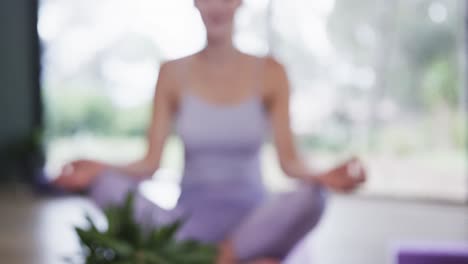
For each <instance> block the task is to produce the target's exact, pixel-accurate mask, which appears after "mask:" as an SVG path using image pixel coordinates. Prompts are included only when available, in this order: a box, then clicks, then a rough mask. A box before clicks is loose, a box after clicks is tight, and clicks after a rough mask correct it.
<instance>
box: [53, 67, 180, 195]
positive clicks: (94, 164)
mask: <svg viewBox="0 0 468 264" xmlns="http://www.w3.org/2000/svg"><path fill="white" fill-rule="evenodd" d="M174 67H175V65H174V62H169V63H166V64H163V65H162V66H161V69H160V73H159V78H158V82H157V85H156V92H155V96H154V99H153V110H152V118H151V122H150V126H149V129H148V135H147V141H148V149H147V153H146V155H145V156H144V157H143V158H142V159H140V160H137V161H135V162H132V163H130V164H127V165H113V164H108V163H104V162H99V161H92V160H78V161H74V162H72V163H70V164H68V165H66V166H65V167H64V169H63V170H62V173H61V175H60V176H59V177H58V178H57V179H56V180H55V182H54V184H56V185H58V186H61V187H63V188H65V189H68V190H81V189H85V188H87V187H88V186H89V184H91V182H92V181H93V180H94V179H95V178H96V176H97V175H99V174H100V173H102V172H103V171H105V170H115V171H117V172H120V173H122V174H124V175H129V176H130V177H135V178H137V179H144V178H147V177H150V176H152V175H153V174H154V172H155V171H156V170H157V169H158V168H159V165H160V160H161V155H162V151H163V147H164V145H165V142H166V139H167V137H168V135H169V133H170V130H171V124H172V117H173V113H174V111H175V105H176V100H175V99H176V98H175V94H176V93H175V91H176V90H177V87H176V85H177V76H176V72H177V71H176V70H175V69H174Z"/></svg>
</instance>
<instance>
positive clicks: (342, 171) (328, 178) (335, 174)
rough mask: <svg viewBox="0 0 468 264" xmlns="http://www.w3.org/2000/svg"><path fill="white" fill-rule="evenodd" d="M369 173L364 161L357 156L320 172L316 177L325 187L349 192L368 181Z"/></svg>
mask: <svg viewBox="0 0 468 264" xmlns="http://www.w3.org/2000/svg"><path fill="white" fill-rule="evenodd" d="M366 178H367V174H366V171H365V169H364V166H363V165H362V162H361V161H360V160H359V159H357V158H352V159H351V160H349V161H347V162H345V163H343V164H341V165H339V166H337V167H335V168H333V169H331V170H330V171H328V172H326V173H323V174H320V175H319V176H317V177H315V179H316V180H317V181H318V182H319V183H320V184H322V185H324V186H325V187H327V188H329V189H331V190H333V191H336V192H341V193H349V192H352V191H354V190H355V189H356V188H358V187H359V186H360V185H361V184H363V183H364V182H365V181H366Z"/></svg>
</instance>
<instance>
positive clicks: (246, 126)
mask: <svg viewBox="0 0 468 264" xmlns="http://www.w3.org/2000/svg"><path fill="white" fill-rule="evenodd" d="M185 86H186V85H185ZM259 86H260V83H259V84H258V85H257V87H253V88H252V95H251V96H250V97H248V98H247V99H244V101H242V102H241V103H238V104H235V105H218V104H214V103H211V102H208V101H206V100H205V99H203V98H202V97H200V96H198V95H196V94H195V93H193V92H191V91H190V90H189V89H188V88H187V89H183V92H182V95H181V99H180V103H179V109H178V112H177V115H176V119H175V129H176V132H177V134H178V135H179V136H180V138H181V139H182V142H183V145H184V148H185V154H184V161H185V165H184V170H183V177H182V183H181V191H182V192H181V197H180V198H179V203H180V204H182V205H184V204H185V205H190V204H194V203H198V202H199V203H206V202H210V201H228V202H229V201H230V202H234V203H237V204H239V203H240V204H242V203H246V204H252V205H253V204H255V203H256V202H259V201H260V200H261V199H262V198H263V197H264V194H265V190H264V187H263V183H262V175H261V169H260V148H261V146H262V144H263V142H264V138H265V135H266V133H267V131H268V130H269V129H268V128H269V122H268V117H267V112H266V110H265V108H264V105H263V102H262V98H261V95H260V93H259ZM185 88H186V87H185Z"/></svg>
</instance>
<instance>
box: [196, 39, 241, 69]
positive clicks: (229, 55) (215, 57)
mask: <svg viewBox="0 0 468 264" xmlns="http://www.w3.org/2000/svg"><path fill="white" fill-rule="evenodd" d="M201 54H202V56H203V57H204V58H205V59H206V60H208V61H210V62H213V63H221V64H222V63H225V62H230V61H232V60H233V59H234V58H236V56H237V55H238V54H239V52H238V51H237V50H236V48H235V47H234V45H233V43H232V38H227V39H225V40H216V41H215V40H210V39H208V41H207V45H206V47H205V48H204V49H203V51H202V52H201Z"/></svg>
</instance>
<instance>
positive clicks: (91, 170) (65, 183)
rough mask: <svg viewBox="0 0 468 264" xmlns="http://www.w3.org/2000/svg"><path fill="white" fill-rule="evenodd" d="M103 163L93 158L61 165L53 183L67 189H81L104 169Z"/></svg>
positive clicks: (85, 187)
mask: <svg viewBox="0 0 468 264" xmlns="http://www.w3.org/2000/svg"><path fill="white" fill-rule="evenodd" d="M104 168H105V165H104V164H103V163H101V162H98V161H93V160H76V161H73V162H71V163H68V164H66V165H65V166H63V168H62V171H61V173H60V175H59V176H58V177H57V178H56V179H55V180H54V182H53V184H54V185H56V186H58V187H61V188H63V189H65V190H68V191H83V190H85V189H87V188H88V187H89V186H90V185H91V183H92V182H93V180H94V179H95V178H96V177H97V176H98V175H99V174H100V173H101V172H102V171H103V170H104Z"/></svg>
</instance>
